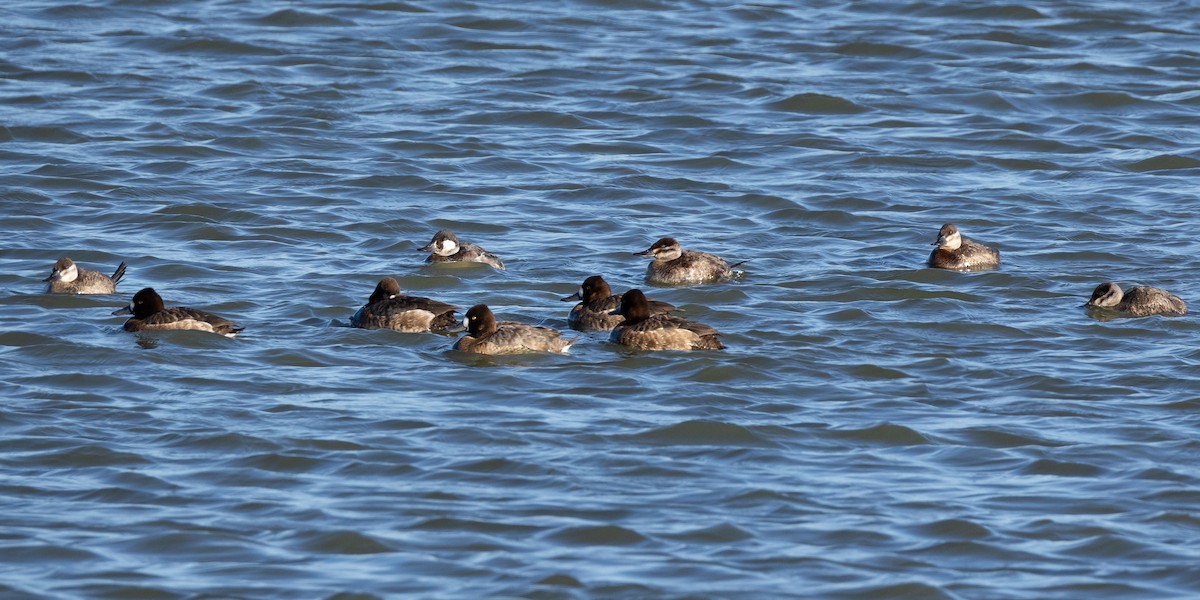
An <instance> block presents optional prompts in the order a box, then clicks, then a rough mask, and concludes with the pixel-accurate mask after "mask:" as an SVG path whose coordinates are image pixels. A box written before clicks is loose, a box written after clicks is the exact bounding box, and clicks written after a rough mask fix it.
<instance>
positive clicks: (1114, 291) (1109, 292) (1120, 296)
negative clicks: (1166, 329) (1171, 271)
mask: <svg viewBox="0 0 1200 600" xmlns="http://www.w3.org/2000/svg"><path fill="white" fill-rule="evenodd" d="M1084 306H1086V307H1088V308H1105V309H1111V310H1115V311H1118V312H1121V313H1125V315H1126V316H1130V317H1146V316H1150V315H1166V316H1180V315H1186V314H1187V304H1185V303H1184V301H1183V299H1182V298H1180V297H1179V296H1176V295H1175V294H1172V293H1171V292H1168V291H1167V290H1164V289H1160V288H1156V287H1150V286H1148V285H1135V286H1133V287H1131V288H1129V289H1128V290H1126V291H1122V290H1121V286H1119V285H1117V284H1116V283H1113V282H1111V281H1106V282H1104V283H1102V284H1100V285H1098V286H1096V289H1095V290H1092V297H1091V298H1090V299H1089V300H1088V301H1087V303H1086V304H1084Z"/></svg>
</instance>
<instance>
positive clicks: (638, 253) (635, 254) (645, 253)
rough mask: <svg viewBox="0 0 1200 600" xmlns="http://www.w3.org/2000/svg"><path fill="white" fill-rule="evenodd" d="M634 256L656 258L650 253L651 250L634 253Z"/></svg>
mask: <svg viewBox="0 0 1200 600" xmlns="http://www.w3.org/2000/svg"><path fill="white" fill-rule="evenodd" d="M633 255H634V256H654V254H653V253H652V252H650V250H649V249H647V250H642V251H641V252H634V253H633Z"/></svg>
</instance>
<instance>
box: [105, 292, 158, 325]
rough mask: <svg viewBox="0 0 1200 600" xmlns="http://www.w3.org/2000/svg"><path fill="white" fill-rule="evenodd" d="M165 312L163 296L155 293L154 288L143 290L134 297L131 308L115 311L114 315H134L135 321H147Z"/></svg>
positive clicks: (130, 304) (130, 303)
mask: <svg viewBox="0 0 1200 600" xmlns="http://www.w3.org/2000/svg"><path fill="white" fill-rule="evenodd" d="M162 310H163V301H162V296H159V295H158V292H156V291H154V288H142V289H141V290H139V291H138V293H136V294H134V295H133V300H132V301H130V302H129V306H126V307H125V308H121V309H117V310H114V311H113V314H114V315H129V314H131V315H133V317H134V318H135V319H145V318H146V317H148V316H150V315H152V314H154V313H157V312H161V311H162Z"/></svg>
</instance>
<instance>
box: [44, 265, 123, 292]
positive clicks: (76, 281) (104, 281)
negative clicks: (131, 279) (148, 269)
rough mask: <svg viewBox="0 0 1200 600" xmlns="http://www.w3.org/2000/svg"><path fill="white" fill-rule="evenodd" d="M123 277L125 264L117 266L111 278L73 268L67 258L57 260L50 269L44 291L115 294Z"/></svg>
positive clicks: (102, 274)
mask: <svg viewBox="0 0 1200 600" xmlns="http://www.w3.org/2000/svg"><path fill="white" fill-rule="evenodd" d="M124 276H125V263H123V262H122V263H121V264H119V265H117V270H116V271H115V272H113V274H112V277H109V276H108V275H105V274H104V273H101V272H99V271H89V270H87V269H80V268H79V267H77V266H75V262H74V261H72V260H71V259H69V258H67V257H65V256H64V257H62V258H60V259H58V262H56V263H54V267H53V268H51V269H50V276H49V277H47V278H45V279H43V280H42V281H44V282H47V283H48V284H49V285H47V286H46V291H47V292H48V293H51V294H115V293H116V292H117V282H119V281H121V278H122V277H124Z"/></svg>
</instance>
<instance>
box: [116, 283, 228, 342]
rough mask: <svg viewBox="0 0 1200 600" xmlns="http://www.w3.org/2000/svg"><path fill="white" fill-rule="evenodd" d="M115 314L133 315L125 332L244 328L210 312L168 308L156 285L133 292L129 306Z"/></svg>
mask: <svg viewBox="0 0 1200 600" xmlns="http://www.w3.org/2000/svg"><path fill="white" fill-rule="evenodd" d="M112 314H114V315H133V316H132V317H131V318H130V319H129V320H127V321H125V331H161V330H169V329H178V330H193V331H211V332H213V333H217V334H220V335H223V336H226V337H233V336H235V335H237V334H238V333H240V332H241V331H242V330H243V329H245V328H244V327H242V326H241V325H238V324H237V323H234V322H233V321H230V320H229V319H226V318H224V317H218V316H217V315H214V314H212V313H210V312H205V311H202V310H196V309H194V308H187V307H185V306H179V307H175V308H165V307H164V306H163V300H162V297H161V296H159V295H158V292H156V291H154V288H142V289H141V290H140V291H138V293H136V294H134V295H133V300H132V301H130V303H129V306H126V307H124V308H120V309H117V310H114V311H113V313H112Z"/></svg>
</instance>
